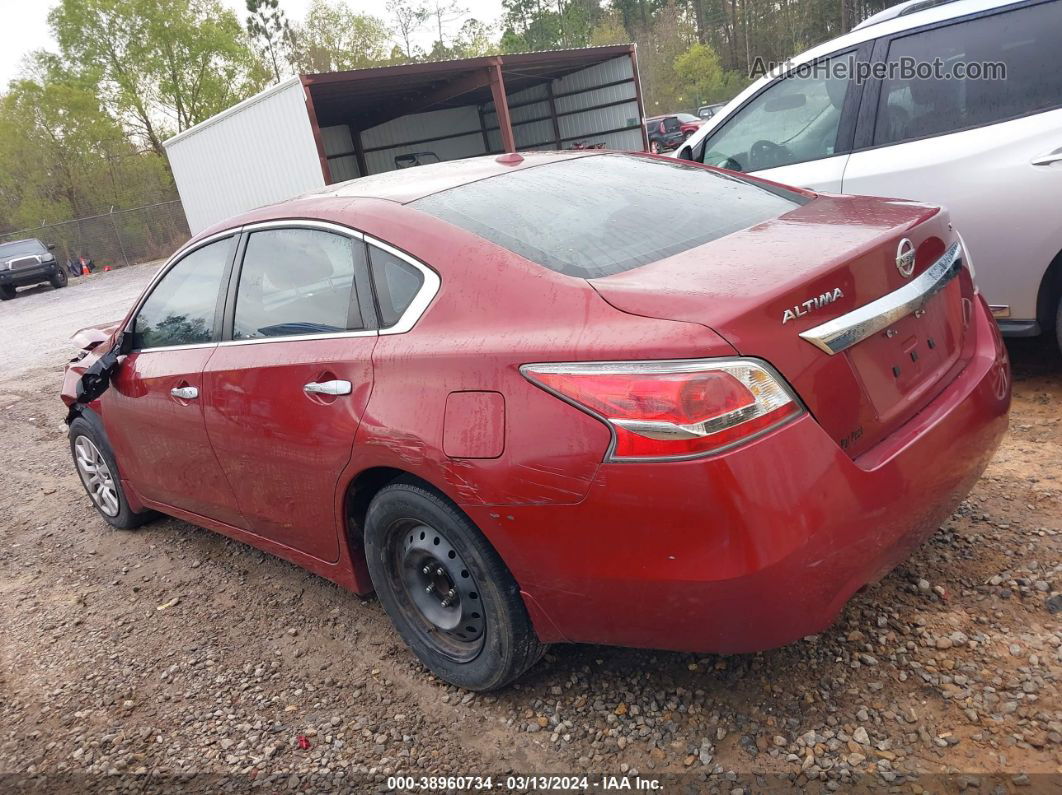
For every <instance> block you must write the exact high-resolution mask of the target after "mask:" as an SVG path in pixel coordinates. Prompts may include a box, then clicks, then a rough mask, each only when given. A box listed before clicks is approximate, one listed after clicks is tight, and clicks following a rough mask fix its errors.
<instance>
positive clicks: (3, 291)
mask: <svg viewBox="0 0 1062 795" xmlns="http://www.w3.org/2000/svg"><path fill="white" fill-rule="evenodd" d="M14 297H15V288H14V287H12V286H11V285H10V284H3V285H0V301H10V300H11V299H12V298H14Z"/></svg>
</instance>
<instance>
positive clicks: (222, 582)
mask: <svg viewBox="0 0 1062 795" xmlns="http://www.w3.org/2000/svg"><path fill="white" fill-rule="evenodd" d="M153 272H154V266H142V267H139V268H130V269H125V270H123V271H116V272H114V273H111V274H102V275H97V276H93V277H91V278H90V279H89V280H88V281H84V280H82V281H81V282H80V283H78V284H72V285H71V286H70V287H69V288H67V289H66V290H63V291H57V292H50V291H48V290H47V289H43V290H37V291H36V292H35V293H33V294H30V295H24V296H20V297H19V298H18V299H17V300H16V301H14V302H8V303H5V304H4V305H3V306H2V307H0V333H3V335H4V337H5V339H6V340H8V342H6V343H5V352H6V353H7V355H8V361H7V362H5V366H4V370H3V372H2V374H0V409H2V410H3V423H2V424H0V449H3V451H4V453H5V458H6V467H5V471H4V476H3V477H4V483H5V484H6V488H4V489H3V490H2V493H0V517H3V518H2V519H0V633H2V634H0V637H2V638H3V642H2V644H0V774H6V775H4V776H2V777H0V790H4V789H6V790H8V791H10V790H14V789H18V788H19V787H24V788H27V789H38V790H44V789H48V790H50V791H59V790H64V789H65V790H84V789H97V790H102V789H105V788H109V787H113V788H115V789H130V790H138V791H141V790H145V789H148V790H153V789H161V788H166V787H170V786H174V787H177V788H180V789H183V790H188V789H193V788H199V789H202V790H212V789H218V788H223V787H225V788H232V789H249V788H261V789H262V790H263V791H267V792H273V791H282V790H284V791H287V790H292V791H294V790H299V791H314V792H319V791H332V790H337V789H346V790H348V791H367V790H372V789H378V788H384V787H385V786H386V779H387V776H388V775H389V774H391V773H394V772H396V771H400V772H403V773H408V774H413V775H417V776H420V775H432V774H466V775H468V774H471V775H493V776H494V781H493V783H494V786H495V787H496V788H499V787H502V786H504V784H505V783H506V780H505V775H506V774H507V773H510V772H514V773H522V774H530V773H536V774H542V773H558V774H573V773H578V774H589V775H590V779H589V781H590V784H589V789H590V790H595V789H600V787H595V786H593V782H595V781H599V779H600V776H601V775H602V774H630V775H634V774H640V775H641V776H642V777H643V778H653V779H659V780H660V781H661V782H662V786H663V789H664V791H682V790H685V791H690V792H694V791H721V792H728V793H729V792H732V791H734V790H738V791H744V792H751V791H755V792H762V791H765V790H771V789H774V790H776V791H783V790H785V789H787V788H790V787H793V786H797V787H805V788H810V789H816V790H823V789H829V790H838V791H845V792H847V791H852V790H853V789H862V788H877V787H885V788H893V789H895V790H896V791H903V792H915V793H919V792H941V791H953V790H957V789H963V788H969V789H971V790H972V791H975V792H977V791H980V792H1007V791H1021V792H1029V791H1032V792H1036V791H1043V792H1047V791H1053V792H1057V791H1059V787H1060V785H1062V707H1060V703H1059V677H1060V674H1062V629H1060V624H1059V617H1060V616H1062V596H1060V595H1059V589H1060V588H1062V563H1060V561H1062V556H1060V554H1059V552H1060V548H1062V543H1060V539H1062V537H1060V535H1059V534H1060V531H1062V503H1060V499H1059V498H1060V494H1062V491H1060V488H1062V484H1060V480H1059V479H1060V476H1062V469H1060V465H1062V427H1060V422H1062V414H1060V412H1059V409H1058V406H1059V400H1060V399H1062V361H1060V359H1059V356H1058V354H1057V353H1056V352H1055V350H1054V348H1053V347H1052V346H1051V345H1050V344H1049V343H1048V342H1041V341H1027V340H1026V341H1022V340H1019V341H1015V342H1014V343H1013V344H1012V345H1011V346H1010V348H1011V352H1012V355H1013V357H1014V362H1015V380H1016V384H1015V400H1014V408H1013V415H1012V424H1011V433H1010V435H1009V437H1008V438H1007V440H1006V441H1005V442H1004V445H1003V447H1002V449H1001V450H1000V452H999V454H998V455H997V456H996V458H995V460H994V462H993V463H992V464H991V466H990V467H989V469H988V472H987V473H986V475H985V477H984V478H983V479H982V480H981V482H980V483H979V484H978V485H977V487H976V488H975V490H974V492H973V493H972V494H971V496H970V498H969V499H968V500H967V501H966V502H965V503H964V504H963V505H962V506H961V508H960V509H959V511H958V512H956V514H955V515H954V516H952V517H951V518H950V519H949V520H948V521H947V522H946V523H945V524H944V525H943V526H942V527H941V528H940V531H939V532H938V533H937V534H936V535H935V536H934V537H933V538H932V539H931V540H930V541H929V542H928V543H926V544H925V545H924V546H923V547H922V548H921V549H920V550H918V551H917V552H916V554H915V555H914V557H913V558H912V559H911V560H910V561H908V562H907V563H906V564H905V565H903V566H901V567H900V568H899V569H897V570H896V571H894V572H893V573H892V574H891V575H889V576H888V577H887V578H886V579H885V580H884V581H882V582H881V583H879V584H878V585H875V586H873V587H871V588H868V589H867V590H865V591H864V592H863V593H861V594H859V595H858V596H857V597H856V598H855V599H854V600H853V601H852V602H851V603H850V604H849V606H848V607H847V609H846V610H845V611H844V613H843V615H842V616H841V618H840V620H839V622H838V623H837V625H836V626H834V627H833V628H832V629H830V630H829V631H828V632H826V633H824V634H822V635H820V636H816V637H811V638H807V639H805V640H804V641H802V642H800V643H796V644H794V645H791V646H789V647H787V648H783V649H778V650H774V651H770V652H766V653H762V654H756V655H743V656H715V655H690V654H671V653H660V652H645V651H634V650H628V649H616V648H607V647H593V646H556V647H553V648H552V649H551V651H550V653H549V654H548V655H547V656H546V658H545V659H544V660H543V661H542V662H541V663H540V664H539V665H538V666H536V667H535V668H534V669H533V670H532V671H531V673H530V674H529V675H528V676H526V677H525V678H524V679H523V680H521V681H520V682H519V683H518V684H517V685H515V686H513V687H512V688H510V689H508V690H506V691H504V692H502V693H499V694H494V695H489V696H480V695H472V694H468V693H464V692H461V691H458V690H456V689H454V688H451V687H448V686H446V685H444V684H442V683H440V682H439V681H438V680H436V679H435V678H434V677H432V676H431V675H430V674H428V673H426V672H425V671H424V670H423V669H422V668H421V667H420V665H419V664H418V663H417V661H416V660H415V659H414V658H413V657H412V655H411V654H410V653H409V652H408V651H406V649H405V648H404V646H403V645H402V644H401V642H400V641H399V639H398V638H397V636H396V634H395V633H394V632H393V631H392V629H391V627H390V624H389V622H388V619H387V617H386V615H385V614H384V613H383V611H382V609H381V608H380V606H379V604H378V603H377V602H376V601H374V600H360V599H358V598H356V597H354V596H352V595H350V594H348V593H346V592H344V591H342V590H340V589H339V588H337V587H335V586H334V585H332V584H330V583H328V582H325V581H324V580H321V579H318V578H316V577H314V576H312V575H310V574H308V573H306V572H304V571H301V570H300V569H297V568H296V567H294V566H292V565H289V564H287V563H284V562H282V561H280V560H277V559H274V558H272V557H269V556H267V555H264V554H262V553H260V552H257V551H255V550H253V549H251V548H250V547H247V546H244V545H241V544H238V543H236V542H233V541H229V540H227V539H225V538H222V537H220V536H217V535H214V534H212V533H210V532H207V531H204V530H200V529H198V528H195V527H192V526H190V525H188V524H185V523H183V522H179V521H176V520H172V519H169V520H162V521H158V522H156V523H153V524H150V525H148V526H146V527H144V528H142V529H141V530H139V531H136V532H133V533H126V532H119V531H114V530H112V529H110V528H109V526H108V525H106V524H105V523H104V522H103V521H102V520H100V519H99V518H98V517H97V516H96V514H95V513H94V512H93V511H92V510H91V508H90V505H89V502H88V499H87V497H86V496H85V495H84V493H83V491H82V489H81V486H80V484H79V482H78V480H77V477H76V475H75V473H74V469H73V467H72V465H71V463H70V460H69V453H68V450H67V446H66V439H65V433H64V429H63V426H62V422H61V420H62V417H63V414H64V411H63V407H62V405H61V403H60V402H59V400H58V397H57V390H58V382H59V373H60V371H61V366H62V363H63V361H64V360H65V359H66V358H68V356H69V354H70V351H69V349H66V350H64V346H63V345H62V339H64V338H65V336H67V335H68V334H69V333H70V332H72V331H73V330H74V329H76V328H77V327H79V326H81V325H85V324H87V323H89V322H93V321H100V320H110V319H113V318H115V317H118V316H120V315H121V314H122V313H121V308H122V307H124V306H126V305H127V304H128V303H129V301H130V299H131V297H132V296H133V295H135V293H136V292H137V290H138V289H139V288H140V285H142V284H143V283H144V282H145V281H146V280H147V279H148V278H150V276H151V274H152V273H153ZM94 308H95V309H94ZM12 350H13V351H14V354H13V356H14V359H13V361H14V364H13V365H11V364H10V362H11V356H12ZM45 776H47V777H50V779H48V780H47V781H46V780H45V778H43V777H45ZM516 783H518V784H519V783H526V782H516ZM409 789H410V790H412V791H422V790H421V789H420V788H418V787H409ZM436 789H445V784H444V785H443V786H442V787H439V788H436ZM524 789H541V787H539V786H537V784H536V783H535V782H531V785H530V786H525V787H524Z"/></svg>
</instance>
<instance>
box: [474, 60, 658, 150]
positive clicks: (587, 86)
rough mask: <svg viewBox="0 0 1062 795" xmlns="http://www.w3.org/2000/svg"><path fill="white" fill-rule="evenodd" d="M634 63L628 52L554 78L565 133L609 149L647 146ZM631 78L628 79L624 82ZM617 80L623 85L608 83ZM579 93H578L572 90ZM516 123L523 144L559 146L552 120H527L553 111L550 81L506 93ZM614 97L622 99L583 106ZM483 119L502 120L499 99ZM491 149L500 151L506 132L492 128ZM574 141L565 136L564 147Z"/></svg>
mask: <svg viewBox="0 0 1062 795" xmlns="http://www.w3.org/2000/svg"><path fill="white" fill-rule="evenodd" d="M633 77H634V66H633V64H632V62H631V59H630V58H629V57H627V56H626V55H624V56H620V57H619V58H614V59H612V60H611V61H605V62H604V63H600V64H595V65H594V66H590V67H587V68H586V69H581V70H579V71H578V72H573V73H571V74H569V75H566V76H564V77H562V78H560V79H558V80H554V81H553V83H552V89H553V95H554V96H555V97H556V99H555V101H554V106H555V107H556V109H557V113H558V114H568V115H558V117H557V126H558V127H559V128H560V135H561V138H567V139H584V140H586V141H587V142H589V143H595V144H596V143H604V144H605V145H606V146H607V147H608V148H610V149H628V150H635V151H639V150H641V149H642V148H643V146H644V143H643V141H642V134H641V129H640V125H641V123H642V120H641V112H640V110H639V108H638V92H637V89H636V87H635V85H634V82H633V79H632V78H633ZM620 81H629V82H620ZM608 83H618V85H606V84H608ZM572 92H574V93H572ZM507 99H508V101H509V105H510V110H509V116H510V118H511V119H512V123H513V137H514V138H515V139H516V147H517V148H518V149H555V148H556V143H555V141H554V137H553V122H552V121H551V120H549V119H546V120H544V121H533V122H532V121H528V120H529V119H542V117H544V116H549V112H550V111H549V92H548V91H547V89H546V86H545V84H542V85H538V86H533V87H532V88H528V89H524V90H523V91H517V92H516V93H513V94H509V95H508V96H507ZM535 99H542V100H543V101H542V102H535V103H533V104H530V105H523V107H518V108H513V107H511V106H512V105H520V104H522V103H524V102H528V101H530V100H535ZM611 102H616V103H621V104H617V105H612V106H611V107H607V108H596V109H594V110H587V111H585V112H580V111H582V109H583V108H593V107H594V106H596V105H607V104H609V103H611ZM483 118H484V121H485V122H486V125H487V126H488V127H496V126H497V125H498V117H497V115H496V114H495V112H494V103H488V104H487V105H485V106H484V114H483ZM623 127H632V128H634V129H631V130H623V131H622V132H618V133H609V134H607V135H606V134H604V132H605V131H606V130H618V129H621V128H623ZM488 139H489V141H490V148H491V151H500V150H501V147H502V144H501V133H499V132H498V131H497V130H491V131H490V132H489V133H488ZM571 143H572V141H564V142H563V143H562V146H564V147H568V146H571Z"/></svg>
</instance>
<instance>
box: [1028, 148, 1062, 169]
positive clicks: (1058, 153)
mask: <svg viewBox="0 0 1062 795" xmlns="http://www.w3.org/2000/svg"><path fill="white" fill-rule="evenodd" d="M1059 162H1062V146H1060V147H1059V148H1058V149H1056V150H1055V151H1053V152H1049V153H1048V154H1046V155H1041V156H1040V157H1034V158H1033V159H1032V164H1033V165H1034V166H1049V165H1051V164H1052V163H1059Z"/></svg>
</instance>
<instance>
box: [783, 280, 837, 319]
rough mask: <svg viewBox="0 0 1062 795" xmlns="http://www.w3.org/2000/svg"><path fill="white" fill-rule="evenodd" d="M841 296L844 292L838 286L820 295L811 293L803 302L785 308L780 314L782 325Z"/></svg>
mask: <svg viewBox="0 0 1062 795" xmlns="http://www.w3.org/2000/svg"><path fill="white" fill-rule="evenodd" d="M841 298H844V293H843V292H841V288H840V287H836V288H834V289H833V290H830V291H828V292H825V293H823V294H822V295H813V296H811V298H809V299H808V300H807V301H805V302H804V303H802V304H797V305H796V306H794V307H792V308H790V309H787V310H785V312H784V313H783V314H782V325H783V326H784V325H785V324H786V323H788V322H789V321H790V320H796V319H797V318H798V317H804V315H806V314H807V313H808V312H811V311H813V310H815V309H821V308H822V307H824V306H826V304H832V303H833V302H834V301H837V300H839V299H841Z"/></svg>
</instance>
